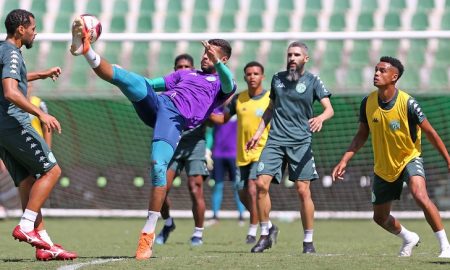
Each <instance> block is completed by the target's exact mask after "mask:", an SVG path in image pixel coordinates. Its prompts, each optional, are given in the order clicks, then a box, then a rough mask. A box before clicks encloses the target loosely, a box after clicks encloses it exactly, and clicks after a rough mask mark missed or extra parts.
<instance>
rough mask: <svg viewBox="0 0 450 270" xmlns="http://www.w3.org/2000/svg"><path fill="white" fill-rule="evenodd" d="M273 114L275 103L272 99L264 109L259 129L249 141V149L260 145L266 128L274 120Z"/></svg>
mask: <svg viewBox="0 0 450 270" xmlns="http://www.w3.org/2000/svg"><path fill="white" fill-rule="evenodd" d="M272 116H273V103H272V100H271V101H270V102H269V105H268V106H267V108H266V110H265V111H264V114H263V116H262V119H261V122H259V126H258V129H257V130H256V133H255V135H253V137H252V138H251V139H250V141H248V142H247V146H246V150H247V151H249V150H251V149H253V148H255V147H256V145H258V142H259V139H260V138H261V135H262V134H263V132H264V129H266V127H267V125H268V124H269V123H270V120H272Z"/></svg>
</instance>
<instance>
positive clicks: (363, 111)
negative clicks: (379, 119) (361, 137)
mask: <svg viewBox="0 0 450 270" xmlns="http://www.w3.org/2000/svg"><path fill="white" fill-rule="evenodd" d="M367 98H368V97H367V96H366V97H364V98H363V100H362V101H361V105H360V106H359V122H361V123H366V124H367V123H368V122H367V114H366V106H367Z"/></svg>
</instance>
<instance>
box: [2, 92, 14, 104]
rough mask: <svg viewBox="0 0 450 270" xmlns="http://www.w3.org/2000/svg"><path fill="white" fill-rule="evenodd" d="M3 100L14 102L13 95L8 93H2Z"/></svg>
mask: <svg viewBox="0 0 450 270" xmlns="http://www.w3.org/2000/svg"><path fill="white" fill-rule="evenodd" d="M4 96H5V99H6V100H7V101H9V102H13V101H14V94H13V93H11V92H10V91H6V92H5V93H4Z"/></svg>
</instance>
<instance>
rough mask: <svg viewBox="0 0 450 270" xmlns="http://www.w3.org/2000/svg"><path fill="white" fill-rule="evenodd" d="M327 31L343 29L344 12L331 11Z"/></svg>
mask: <svg viewBox="0 0 450 270" xmlns="http://www.w3.org/2000/svg"><path fill="white" fill-rule="evenodd" d="M328 30H329V31H339V32H341V31H344V30H345V14H344V13H341V12H339V13H333V14H332V15H331V17H330V24H329V26H328Z"/></svg>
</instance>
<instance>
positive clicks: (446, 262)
mask: <svg viewBox="0 0 450 270" xmlns="http://www.w3.org/2000/svg"><path fill="white" fill-rule="evenodd" d="M430 263H432V264H442V265H445V264H448V265H450V261H434V262H430Z"/></svg>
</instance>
